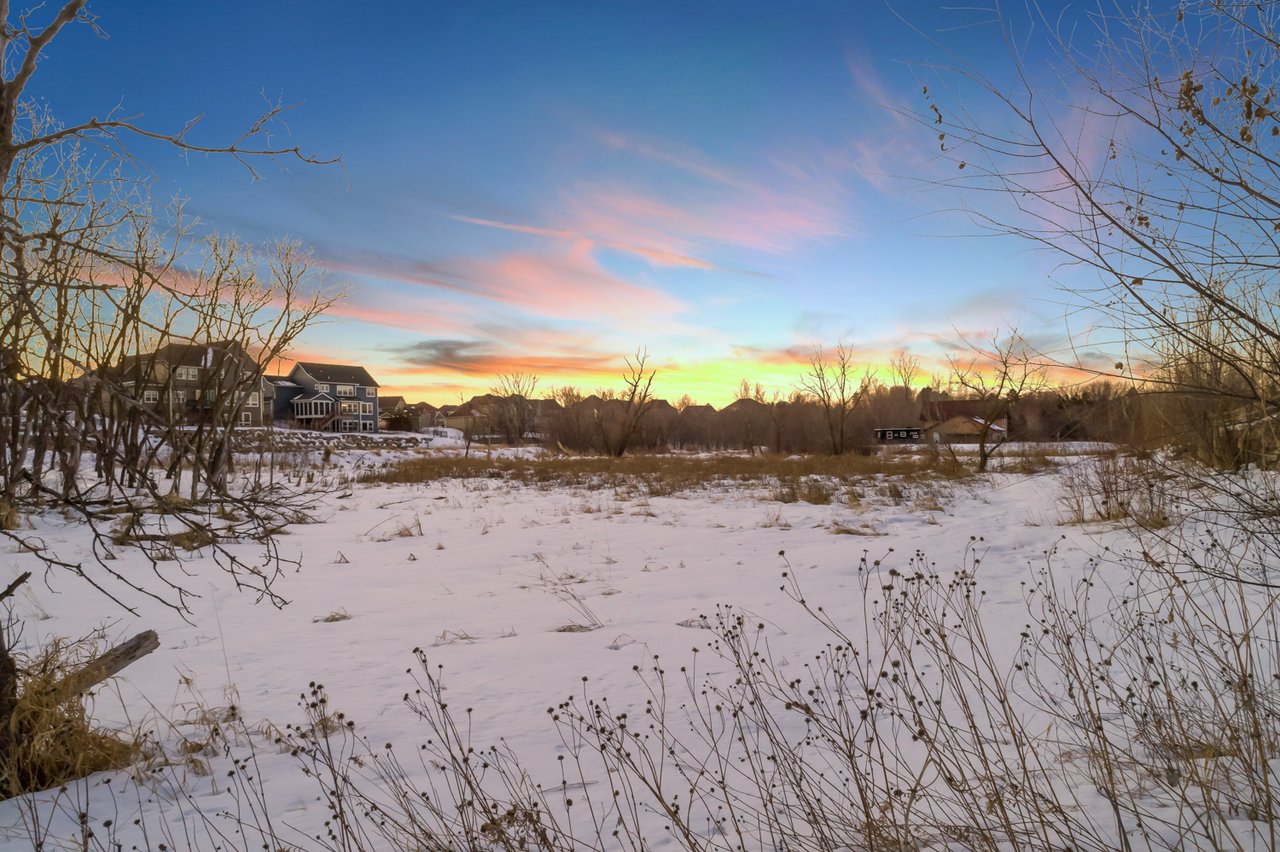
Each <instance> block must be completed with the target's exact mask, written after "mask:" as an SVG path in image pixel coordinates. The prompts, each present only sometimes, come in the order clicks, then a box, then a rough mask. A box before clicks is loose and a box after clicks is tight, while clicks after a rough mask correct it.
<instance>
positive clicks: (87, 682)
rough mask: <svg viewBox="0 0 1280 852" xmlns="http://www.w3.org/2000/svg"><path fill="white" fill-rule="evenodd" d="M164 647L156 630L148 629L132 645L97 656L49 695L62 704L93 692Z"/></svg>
mask: <svg viewBox="0 0 1280 852" xmlns="http://www.w3.org/2000/svg"><path fill="white" fill-rule="evenodd" d="M159 647H160V637H159V636H158V635H156V632H155V631H154V630H144V631H143V632H142V633H139V634H138V635H137V636H135V637H133V638H132V639H130V640H129V641H128V642H123V643H121V644H119V645H117V646H115V647H114V648H112V649H111V650H109V651H107V652H105V653H103V654H101V655H100V656H97V657H94V658H93V659H92V660H90V661H89V662H87V663H85V664H84V665H83V666H81V667H80V668H78V669H76V670H75V671H74V672H72V673H71V674H69V675H67V676H66V677H64V678H63V679H62V680H60V681H58V682H57V683H55V684H54V685H53V686H52V687H51V688H50V689H49V696H50V697H51V698H52V699H53V700H54V701H56V702H58V703H61V702H63V701H66V700H67V699H69V698H72V697H73V696H76V695H81V694H83V693H85V692H88V691H89V690H90V689H93V688H94V687H95V686H97V685H98V684H100V683H102V682H103V681H104V680H106V679H107V678H109V677H113V676H114V675H117V674H119V673H120V672H121V671H122V670H123V669H124V668H125V667H126V666H130V665H133V664H134V663H136V662H137V661H138V660H141V659H142V658H143V657H145V656H146V655H147V654H150V653H151V652H152V651H154V650H155V649H157V648H159Z"/></svg>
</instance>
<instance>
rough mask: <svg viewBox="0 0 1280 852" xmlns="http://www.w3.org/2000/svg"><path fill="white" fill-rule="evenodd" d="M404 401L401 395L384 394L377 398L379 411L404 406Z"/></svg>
mask: <svg viewBox="0 0 1280 852" xmlns="http://www.w3.org/2000/svg"><path fill="white" fill-rule="evenodd" d="M404 407H405V401H404V397H402V396H384V397H382V398H381V399H379V400H378V408H379V409H380V410H381V411H384V412H388V411H395V410H396V409H397V408H404Z"/></svg>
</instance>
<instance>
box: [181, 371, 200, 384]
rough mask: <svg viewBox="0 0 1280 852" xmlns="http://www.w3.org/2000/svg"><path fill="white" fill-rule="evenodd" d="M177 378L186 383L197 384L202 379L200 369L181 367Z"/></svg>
mask: <svg viewBox="0 0 1280 852" xmlns="http://www.w3.org/2000/svg"><path fill="white" fill-rule="evenodd" d="M177 378H178V379H179V380H180V381H184V382H195V381H199V379H200V368H199V367H179V368H178V370H177Z"/></svg>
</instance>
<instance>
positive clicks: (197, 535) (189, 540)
mask: <svg viewBox="0 0 1280 852" xmlns="http://www.w3.org/2000/svg"><path fill="white" fill-rule="evenodd" d="M217 540H218V537H217V536H216V535H215V534H214V532H213V530H211V529H209V528H208V527H190V528H188V529H185V530H183V531H182V532H180V533H174V534H173V535H171V536H169V543H170V544H172V545H174V546H175V547H181V548H182V549H183V550H188V551H190V550H199V549H200V548H202V547H208V546H209V545H211V544H213V543H214V542H215V541H217Z"/></svg>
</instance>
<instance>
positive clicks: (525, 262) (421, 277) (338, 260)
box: [318, 240, 688, 327]
mask: <svg viewBox="0 0 1280 852" xmlns="http://www.w3.org/2000/svg"><path fill="white" fill-rule="evenodd" d="M593 247H594V245H593V243H592V242H591V241H590V240H574V241H571V242H570V243H569V244H568V245H567V246H562V247H560V248H559V249H558V250H556V251H547V252H541V253H539V252H518V253H509V254H503V255H499V256H497V257H494V258H456V259H451V260H446V261H438V262H437V261H425V260H419V259H415V258H410V257H404V256H402V255H397V254H393V253H386V252H375V251H370V250H360V251H348V252H344V253H343V255H342V256H341V257H336V256H330V255H326V256H325V257H323V258H321V259H320V260H319V261H318V262H319V263H320V264H322V265H323V266H324V267H325V268H327V269H329V270H330V271H333V272H336V273H341V274H344V275H356V276H361V277H368V278H384V279H388V280H392V281H400V282H404V283H409V284H416V285H420V286H424V287H429V288H432V289H434V290H438V291H440V292H441V293H443V294H459V295H465V296H469V297H474V298H476V299H482V300H490V301H495V302H499V303H502V304H505V305H510V306H513V307H516V308H519V309H521V310H523V311H526V312H528V313H529V314H531V315H533V316H546V317H555V318H560V319H581V320H608V319H614V318H618V317H621V316H629V317H633V318H641V319H659V318H662V317H669V316H671V315H674V314H677V313H680V312H682V311H684V310H685V309H686V308H687V307H688V306H687V305H686V304H685V303H684V302H683V301H682V300H680V299H678V298H676V297H675V296H672V295H670V294H668V293H667V292H665V291H664V290H662V289H659V288H657V287H650V286H645V285H642V284H635V283H632V282H630V281H627V280H625V279H623V278H621V277H619V276H617V275H614V274H613V273H611V272H609V271H608V270H607V269H605V268H604V267H603V266H602V265H601V264H600V262H599V261H598V260H597V259H596V258H595V257H594V256H593V255H592V249H593ZM449 304H453V302H450V303H449ZM346 310H347V311H349V312H350V313H351V315H356V314H357V313H362V317H370V318H371V317H373V316H374V315H375V314H377V313H378V312H379V311H384V312H385V313H386V314H387V315H388V316H390V317H392V318H394V317H395V316H396V315H400V316H401V320H400V321H399V322H394V323H392V324H395V325H397V326H403V324H404V323H406V322H411V321H413V316H414V314H413V313H411V312H404V311H402V310H400V308H399V307H397V308H380V307H375V306H373V305H365V306H355V307H348V308H346ZM468 313H473V312H468ZM417 315H418V316H422V315H421V314H420V313H418V314H417ZM408 327H413V326H412V325H410V326H408Z"/></svg>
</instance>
